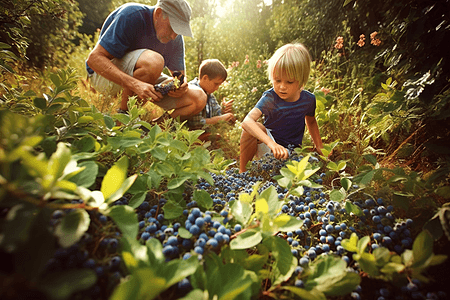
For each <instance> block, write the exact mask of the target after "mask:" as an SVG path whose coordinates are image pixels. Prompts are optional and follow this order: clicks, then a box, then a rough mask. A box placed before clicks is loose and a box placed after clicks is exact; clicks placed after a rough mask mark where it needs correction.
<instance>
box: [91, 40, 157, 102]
mask: <svg viewBox="0 0 450 300" xmlns="http://www.w3.org/2000/svg"><path fill="white" fill-rule="evenodd" d="M113 58H114V56H112V55H111V54H110V53H109V52H108V51H107V50H106V49H105V48H103V46H101V45H100V44H97V45H96V46H95V48H94V50H92V52H91V53H90V54H89V57H88V60H87V64H88V65H89V67H90V68H91V69H92V70H94V71H95V72H96V73H97V74H99V75H101V76H103V77H105V78H106V79H108V80H109V81H112V82H114V83H117V84H119V85H120V86H122V87H124V88H128V89H130V90H132V91H133V92H134V93H135V94H136V95H137V96H138V97H139V98H141V99H144V100H146V99H148V98H150V97H151V98H153V99H159V98H161V95H159V93H157V92H156V91H155V89H154V87H153V85H151V84H149V83H146V82H143V81H141V80H139V79H136V78H134V77H133V76H130V75H128V74H126V73H124V72H123V71H121V70H120V69H119V68H118V67H117V66H116V65H114V64H113V63H112V62H111V59H113Z"/></svg>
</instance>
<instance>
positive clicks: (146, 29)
mask: <svg viewBox="0 0 450 300" xmlns="http://www.w3.org/2000/svg"><path fill="white" fill-rule="evenodd" d="M190 17H191V8H190V6H189V4H188V3H187V2H186V1H185V0H158V3H157V4H156V6H148V5H144V4H138V3H127V4H124V5H122V6H120V7H119V8H117V9H116V10H115V11H113V12H112V13H111V14H110V15H109V16H108V17H107V18H106V20H105V22H104V24H103V26H102V29H101V32H100V37H99V40H98V42H97V45H96V46H95V48H94V49H93V50H92V52H91V53H90V54H89V57H88V59H87V61H86V70H87V72H88V76H89V81H90V83H91V85H92V86H93V87H94V88H95V89H96V90H97V91H99V92H101V93H104V94H109V95H112V96H114V95H116V94H117V93H118V92H120V90H122V89H123V93H122V99H121V104H120V109H121V110H122V111H126V110H127V102H128V97H129V96H132V95H137V96H138V98H139V99H140V101H141V102H142V103H143V104H144V103H145V102H146V101H152V102H154V103H155V104H156V105H158V106H160V107H161V108H163V109H164V110H171V109H174V111H173V112H172V114H171V117H173V118H176V117H178V116H180V118H182V119H183V117H187V116H190V115H193V114H196V113H198V112H200V111H201V110H202V109H203V107H204V106H205V103H206V96H205V95H204V94H203V92H202V90H201V89H199V88H196V87H192V88H189V87H188V84H187V82H186V81H184V82H181V86H180V88H179V89H177V90H175V91H170V92H169V93H168V95H163V94H162V93H161V92H158V91H156V90H155V87H154V86H155V85H156V84H158V83H161V82H165V81H167V80H170V77H169V76H167V75H165V74H163V73H162V71H163V69H164V68H165V67H167V68H168V69H169V71H170V72H171V73H172V74H173V73H174V72H175V71H179V72H181V73H182V74H184V72H185V60H184V54H185V53H184V40H183V36H182V35H184V36H191V37H192V32H191V28H190V25H189V22H190Z"/></svg>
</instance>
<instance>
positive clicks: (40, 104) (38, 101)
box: [33, 98, 47, 109]
mask: <svg viewBox="0 0 450 300" xmlns="http://www.w3.org/2000/svg"><path fill="white" fill-rule="evenodd" d="M33 103H34V106H36V107H37V108H40V109H46V108H47V101H46V100H45V99H44V98H34V100H33Z"/></svg>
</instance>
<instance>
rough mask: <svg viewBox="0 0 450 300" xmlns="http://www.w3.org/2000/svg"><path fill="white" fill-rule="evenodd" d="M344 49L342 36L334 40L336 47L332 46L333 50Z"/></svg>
mask: <svg viewBox="0 0 450 300" xmlns="http://www.w3.org/2000/svg"><path fill="white" fill-rule="evenodd" d="M343 47H344V38H343V37H342V36H338V37H337V39H336V45H334V48H336V49H338V50H339V49H342V48H343Z"/></svg>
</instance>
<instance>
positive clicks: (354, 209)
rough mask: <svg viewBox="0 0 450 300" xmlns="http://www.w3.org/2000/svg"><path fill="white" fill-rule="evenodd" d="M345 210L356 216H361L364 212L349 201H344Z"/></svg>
mask: <svg viewBox="0 0 450 300" xmlns="http://www.w3.org/2000/svg"><path fill="white" fill-rule="evenodd" d="M345 211H346V212H348V213H354V214H355V215H357V216H362V215H363V214H364V213H363V211H362V210H361V208H360V207H359V206H358V205H356V204H353V203H352V202H351V201H345Z"/></svg>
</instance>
